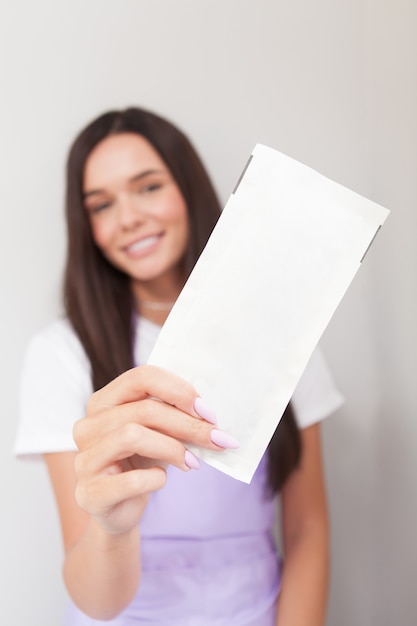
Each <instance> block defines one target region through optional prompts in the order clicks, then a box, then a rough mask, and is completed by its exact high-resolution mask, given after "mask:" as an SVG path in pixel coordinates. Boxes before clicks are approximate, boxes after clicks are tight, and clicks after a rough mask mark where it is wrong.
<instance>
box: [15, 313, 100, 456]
mask: <svg viewBox="0 0 417 626" xmlns="http://www.w3.org/2000/svg"><path fill="white" fill-rule="evenodd" d="M91 393H92V385H91V374H90V364H89V361H88V358H87V356H86V354H85V352H84V349H83V347H82V345H81V343H80V341H79V340H78V337H77V336H76V335H75V333H74V332H73V330H72V329H71V327H70V325H69V323H68V322H66V321H65V320H59V321H57V322H55V323H54V324H52V325H51V326H49V327H48V328H47V329H46V330H44V331H42V332H40V333H38V334H37V335H35V336H34V337H33V338H32V340H31V341H30V343H29V345H28V348H27V350H26V353H25V357H24V362H23V368H22V374H21V381H20V396H19V410H20V415H19V424H18V429H17V436H16V441H15V447H14V451H15V454H16V455H18V456H34V457H37V456H39V455H40V454H43V453H47V452H66V451H70V450H76V446H75V443H74V440H73V437H72V429H73V425H74V423H75V422H76V421H77V420H78V419H80V418H82V417H83V416H84V415H85V407H86V403H87V400H88V398H89V396H90V395H91Z"/></svg>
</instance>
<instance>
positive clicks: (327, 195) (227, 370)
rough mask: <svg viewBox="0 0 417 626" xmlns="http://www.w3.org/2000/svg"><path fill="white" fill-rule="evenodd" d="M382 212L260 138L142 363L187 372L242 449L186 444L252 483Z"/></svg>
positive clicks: (211, 461)
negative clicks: (151, 349) (221, 449)
mask: <svg viewBox="0 0 417 626" xmlns="http://www.w3.org/2000/svg"><path fill="white" fill-rule="evenodd" d="M387 215H388V211H387V210H386V209H384V208H382V207H380V206H379V205H377V204H375V203H374V202H371V201H370V200H367V199H365V198H363V197H362V196H360V195H358V194H356V193H354V192H352V191H350V190H348V189H346V188H345V187H343V186H341V185H339V184H337V183H335V182H333V181H331V180H329V179H327V178H325V177H324V176H322V175H321V174H319V173H317V172H315V171H314V170H312V169H311V168H309V167H307V166H305V165H302V164H301V163H299V162H297V161H295V160H294V159H291V158H289V157H287V156H285V155H283V154H282V153H280V152H278V151H276V150H274V149H272V148H268V147H266V146H263V145H260V144H257V145H256V146H255V148H254V150H253V152H252V155H251V158H250V160H249V164H248V166H247V168H246V169H245V170H244V173H243V176H242V177H241V180H240V181H239V183H238V185H237V187H236V189H235V191H234V192H233V194H232V195H231V197H230V199H229V200H228V202H227V204H226V207H225V208H224V211H223V213H222V215H221V217H220V219H219V221H218V224H217V226H216V228H215V229H214V231H213V233H212V236H211V237H210V239H209V241H208V243H207V246H206V248H205V249H204V251H203V253H202V255H201V257H200V259H199V260H198V262H197V264H196V266H195V268H194V270H193V272H192V274H191V276H190V278H189V280H188V281H187V283H186V285H185V287H184V289H183V291H182V292H181V294H180V296H179V298H178V300H177V302H176V304H175V306H174V308H173V310H172V311H171V313H170V315H169V317H168V319H167V321H166V323H165V325H164V326H163V328H162V331H161V333H160V336H159V339H158V341H157V343H156V346H155V348H154V350H153V352H152V354H151V356H150V359H149V363H151V364H154V365H159V366H161V367H164V368H166V369H168V370H171V371H172V372H174V373H176V374H178V375H180V376H182V377H183V378H185V379H186V380H188V381H189V382H191V383H192V384H193V385H194V386H195V388H196V390H197V391H198V393H199V394H200V395H201V396H202V397H203V398H204V400H205V401H206V402H207V403H208V404H209V405H210V406H211V407H212V408H213V410H214V411H215V412H216V414H217V417H218V425H219V428H222V429H224V430H225V431H227V432H229V433H230V434H231V435H233V436H234V437H236V438H237V439H238V440H239V441H240V443H241V447H240V448H239V449H238V450H226V451H224V452H221V453H218V452H212V451H208V450H205V449H202V448H195V447H190V449H191V450H193V451H194V452H195V453H196V454H197V455H198V456H199V457H200V458H202V459H204V460H205V461H206V462H207V463H209V464H210V465H212V466H214V467H216V468H217V469H219V470H221V471H223V472H225V473H226V474H229V475H230V476H233V477H234V478H237V479H239V480H242V481H244V482H250V481H251V479H252V476H253V474H254V472H255V470H256V467H257V465H258V463H259V461H260V459H261V457H262V455H263V453H264V451H265V449H266V447H267V445H268V443H269V441H270V439H271V437H272V435H273V433H274V431H275V428H276V426H277V424H278V422H279V420H280V418H281V416H282V414H283V412H284V410H285V407H286V405H287V404H288V402H289V400H290V398H291V396H292V394H293V392H294V389H295V387H296V385H297V382H298V380H299V379H300V377H301V375H302V373H303V371H304V369H305V367H306V365H307V362H308V359H309V357H310V355H311V353H312V352H313V350H314V348H315V346H316V344H317V342H318V341H319V339H320V336H321V335H322V333H323V331H324V329H325V328H326V326H327V324H328V322H329V321H330V319H331V317H332V315H333V313H334V311H335V309H336V307H337V306H338V304H339V303H340V300H341V299H342V297H343V295H344V293H345V292H346V289H347V288H348V286H349V284H350V282H351V281H352V279H353V277H354V276H355V273H356V272H357V270H358V268H359V267H360V264H361V261H362V259H363V257H364V255H365V254H366V252H367V250H368V247H369V246H370V244H371V242H372V240H373V238H374V237H375V234H376V232H377V231H378V229H379V228H380V226H381V225H382V224H383V222H384V220H385V219H386V217H387Z"/></svg>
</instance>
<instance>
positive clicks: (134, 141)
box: [83, 133, 188, 321]
mask: <svg viewBox="0 0 417 626" xmlns="http://www.w3.org/2000/svg"><path fill="white" fill-rule="evenodd" d="M83 183H84V184H83V187H84V203H85V206H86V209H87V212H88V214H89V216H90V221H91V228H92V233H93V237H94V241H95V243H96V244H97V246H98V248H99V249H100V250H101V251H102V253H103V254H104V256H105V257H106V258H107V259H108V261H110V263H112V264H113V265H114V266H115V267H117V268H119V269H120V270H121V271H123V272H125V273H126V274H127V275H128V276H130V278H131V285H132V289H133V293H134V295H135V297H136V301H137V303H138V305H139V307H140V306H141V302H146V301H156V302H158V301H159V300H160V299H161V298H162V299H166V297H168V298H169V300H170V301H173V300H175V299H176V297H177V296H178V294H179V292H180V290H181V288H182V286H183V284H184V270H183V268H182V267H181V265H180V261H181V259H182V257H183V255H184V251H185V249H186V246H187V241H188V216H187V207H186V204H185V200H184V198H183V196H182V193H181V191H180V189H179V187H178V185H177V183H176V182H175V180H174V179H173V176H172V174H171V172H170V171H169V169H168V167H167V166H166V165H165V163H164V161H163V160H162V158H161V157H160V156H159V154H158V153H157V152H156V150H155V149H154V148H153V147H152V145H151V144H150V143H149V141H147V140H146V139H145V138H143V137H141V136H140V135H137V134H134V133H120V134H117V135H111V136H109V137H107V138H106V139H103V140H102V141H101V142H100V143H99V144H98V145H97V146H96V147H95V148H94V150H93V151H92V152H91V154H90V155H89V157H88V159H87V161H86V164H85V173H84V181H83ZM158 321H163V320H162V319H161V320H158Z"/></svg>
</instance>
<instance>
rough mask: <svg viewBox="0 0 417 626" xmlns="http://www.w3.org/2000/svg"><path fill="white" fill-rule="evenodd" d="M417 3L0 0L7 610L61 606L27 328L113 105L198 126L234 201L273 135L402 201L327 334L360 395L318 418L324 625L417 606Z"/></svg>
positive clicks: (297, 152) (310, 160)
mask: <svg viewBox="0 0 417 626" xmlns="http://www.w3.org/2000/svg"><path fill="white" fill-rule="evenodd" d="M416 28H417V3H416V2H415V0H315V1H314V2H311V0H175V2H173V1H170V0H119V1H118V2H116V1H115V0H60V2H56V1H54V0H37V1H36V2H31V1H29V0H20V1H17V2H13V3H11V2H7V0H1V3H0V72H1V74H0V126H1V129H0V172H1V175H0V186H1V187H0V188H1V196H0V197H1V200H2V207H1V216H2V227H1V229H0V250H1V261H2V263H1V267H0V272H1V277H0V280H1V282H0V284H1V292H2V307H1V315H2V323H1V329H0V331H1V344H0V345H1V360H0V367H1V388H2V392H1V399H2V413H3V415H2V424H3V431H2V437H1V439H0V463H1V472H0V481H1V487H0V488H1V491H0V493H1V502H2V509H1V510H2V513H1V516H0V554H1V558H0V580H1V582H2V584H1V587H0V589H1V590H0V597H1V606H2V615H3V621H4V623H5V624H7V625H8V626H22V624H41V625H42V626H58V625H59V624H60V620H61V616H62V612H63V606H64V603H65V599H66V596H65V590H64V587H63V583H62V580H61V563H62V548H61V539H60V534H59V528H58V520H57V516H56V512H55V505H54V501H53V497H52V495H51V491H50V487H49V484H48V478H47V475H46V472H45V469H44V467H43V465H42V464H41V463H36V462H28V461H17V460H16V459H14V457H13V453H12V448H13V441H14V436H15V431H16V422H17V415H18V382H19V372H20V368H21V364H22V357H23V352H24V349H25V346H26V344H27V342H28V340H29V338H30V336H31V335H32V334H33V332H35V331H36V330H38V329H40V328H42V327H43V326H45V325H46V324H47V323H48V322H49V321H50V320H52V319H53V318H54V317H55V316H56V315H57V314H58V313H59V312H60V311H61V303H60V279H61V272H62V267H63V261H64V255H65V233H64V222H63V182H64V164H65V158H66V152H67V149H68V146H69V144H70V142H71V141H72V139H73V137H74V135H75V133H76V132H78V130H79V129H80V127H81V126H83V125H84V124H86V123H87V122H89V121H90V119H91V118H92V117H95V116H96V115H98V114H99V113H101V112H104V111H105V110H107V109H109V108H113V107H125V106H127V105H140V106H144V107H147V108H150V109H152V110H154V111H156V112H159V113H161V114H163V115H165V116H167V117H168V118H170V119H171V120H172V121H174V122H175V123H177V124H178V125H179V126H180V127H182V128H183V129H184V130H185V131H186V132H187V134H188V135H189V136H190V137H191V138H192V140H193V141H194V143H195V145H196V146H197V148H198V150H199V151H200V153H201V155H202V157H203V160H204V161H205V163H206V165H207V167H208V169H209V171H210V173H211V175H212V177H213V179H214V181H215V184H216V187H217V189H218V191H219V194H220V197H221V199H222V202H223V203H225V202H226V200H227V198H228V196H229V194H230V193H231V191H232V189H233V187H234V185H235V183H236V180H237V178H238V175H239V174H240V171H241V170H242V167H243V166H244V164H245V163H246V160H247V158H248V156H249V154H250V151H251V150H252V148H253V146H254V145H255V143H257V142H260V143H265V144H267V145H270V146H272V147H274V148H277V149H279V150H281V151H282V152H285V153H286V154H288V155H290V156H292V157H294V158H296V159H298V160H299V161H302V162H303V163H306V164H307V165H309V166H311V167H313V168H315V169H317V170H318V171H319V172H321V173H322V174H324V175H326V176H328V177H330V178H332V179H334V180H336V181H337V182H339V183H341V184H343V185H345V186H347V187H349V188H351V189H353V190H355V191H357V192H359V193H360V194H362V195H364V196H367V197H368V198H371V199H372V200H374V201H376V202H378V203H380V204H382V205H384V206H385V207H387V208H388V209H390V210H391V215H390V217H389V218H388V220H387V222H386V224H385V226H384V228H383V229H382V230H381V232H380V234H379V235H378V237H377V239H376V241H375V243H374V245H373V246H372V249H371V251H370V253H369V254H368V256H367V259H366V262H365V263H364V265H363V267H362V268H361V269H360V271H359V273H358V275H357V277H356V278H355V280H354V282H353V283H352V285H351V287H350V289H349V291H348V293H347V295H346V296H345V298H344V300H343V301H342V303H341V305H340V306H339V308H338V310H337V312H336V314H335V316H334V317H333V319H332V321H331V323H330V325H329V327H328V328H327V330H326V332H325V334H324V336H323V340H322V346H323V349H324V352H325V354H326V356H327V359H328V361H329V363H330V365H331V368H332V370H333V373H334V377H335V379H336V381H337V384H338V386H339V388H340V389H341V391H342V392H343V394H344V395H345V396H346V398H347V401H346V404H345V406H344V407H343V408H342V409H341V410H340V411H339V412H338V414H337V415H336V416H334V417H332V418H330V419H329V420H328V421H327V422H326V423H325V425H324V445H325V461H326V476H327V483H328V489H329V501H330V511H331V517H332V579H331V592H330V604H329V612H328V625H329V626H330V625H331V626H351V625H354V626H374V625H375V626H392V624H400V625H401V626H415V624H416V623H417V593H416V588H415V581H416V562H417V544H416V537H415V535H416V531H417V486H416V477H417V445H416V444H417V399H416V390H417V376H416V374H417V329H416V320H417V281H416V267H417V246H416V233H417V210H416V205H417V176H416V172H417V38H416Z"/></svg>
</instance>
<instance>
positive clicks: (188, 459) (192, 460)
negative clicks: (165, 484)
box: [184, 450, 200, 469]
mask: <svg viewBox="0 0 417 626" xmlns="http://www.w3.org/2000/svg"><path fill="white" fill-rule="evenodd" d="M184 462H185V464H186V465H187V466H188V467H189V468H190V469H200V461H199V460H198V459H197V457H196V456H194V454H193V453H192V452H190V451H189V450H186V451H185V456H184Z"/></svg>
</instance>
